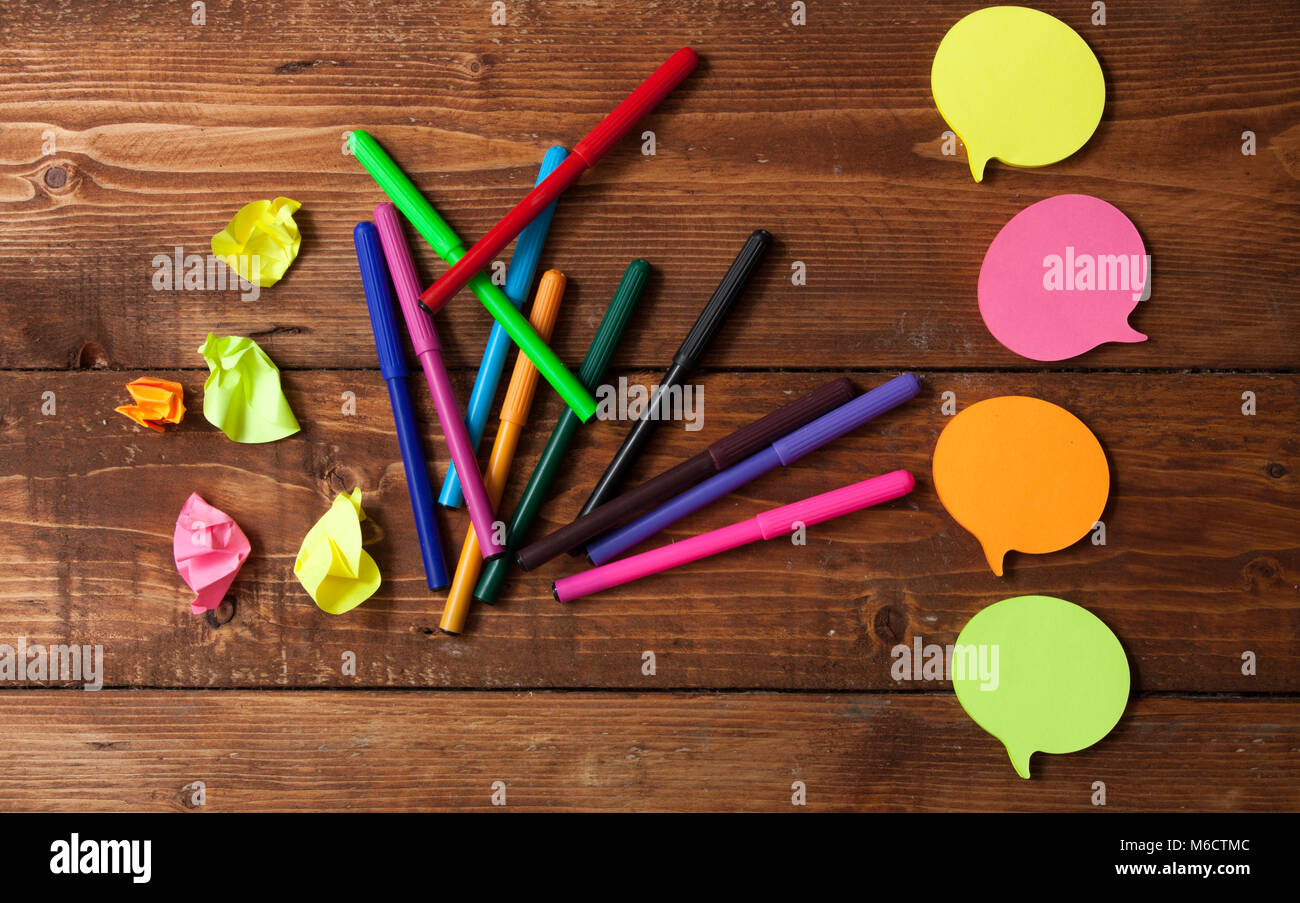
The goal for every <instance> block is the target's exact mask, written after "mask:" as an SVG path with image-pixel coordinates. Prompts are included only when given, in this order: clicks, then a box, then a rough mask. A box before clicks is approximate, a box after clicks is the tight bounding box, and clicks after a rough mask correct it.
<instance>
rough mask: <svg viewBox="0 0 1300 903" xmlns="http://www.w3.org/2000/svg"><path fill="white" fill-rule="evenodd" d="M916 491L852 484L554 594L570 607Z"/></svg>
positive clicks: (578, 577) (557, 586)
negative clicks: (616, 588)
mask: <svg viewBox="0 0 1300 903" xmlns="http://www.w3.org/2000/svg"><path fill="white" fill-rule="evenodd" d="M915 485H916V480H914V479H913V478H912V475H911V474H910V473H908V472H907V471H906V470H895V471H891V472H890V473H887V474H882V475H881V476H878V477H873V478H871V479H870V480H863V481H862V482H861V483H853V484H851V485H849V486H844V487H842V488H840V489H833V490H831V491H830V492H823V493H822V494H821V495H814V496H810V497H808V498H806V499H804V500H802V501H799V502H795V503H793V504H790V505H782V506H781V507H780V508H773V509H772V510H771V511H764V512H763V513H762V514H760V515H758V516H757V517H754V518H750V519H749V520H743V521H741V522H740V523H736V524H732V525H731V526H730V527H723V528H722V529H720V530H713V531H712V532H709V533H701V534H700V535H699V536H692V537H691V538H690V539H684V540H682V541H681V542H674V543H671V544H669V545H666V546H662V547H660V548H658V549H652V550H651V551H649V552H642V553H641V554H640V555H633V556H631V557H629V558H623V559H620V560H619V561H611V562H610V563H609V564H604V565H601V566H600V567H598V568H592V569H591V570H588V571H583V572H582V573H580V574H574V575H572V576H570V577H561V578H560V579H559V580H556V581H555V582H554V583H553V584H551V592H552V593H554V594H555V598H556V600H557V601H559V602H571V601H573V600H574V599H579V598H581V597H583V596H590V595H591V594H592V593H598V592H600V591H601V590H605V589H609V588H610V587H612V586H620V585H622V584H624V583H630V582H631V581H633V580H637V579H640V578H641V577H646V576H648V575H650V574H657V573H659V572H660V571H666V570H668V569H669V568H675V567H677V566H678V565H680V564H686V563H688V562H691V561H699V560H700V559H701V558H707V557H709V556H710V555H716V554H718V553H719V552H725V551H727V550H728V549H734V548H736V547H737V546H743V545H745V544H746V543H751V542H757V541H758V540H760V539H772V538H773V537H776V536H785V535H787V534H789V533H793V532H794V531H795V529H796V528H798V527H800V526H804V527H811V526H812V525H813V524H820V523H821V522H822V521H824V520H830V519H831V518H835V517H839V516H841V515H843V514H849V513H851V512H853V511H858V510H860V509H862V508H869V507H871V506H872V505H879V504H880V503H881V502H887V501H889V500H890V499H896V498H899V497H900V496H904V495H907V494H908V493H909V492H911V491H912V487H913V486H915Z"/></svg>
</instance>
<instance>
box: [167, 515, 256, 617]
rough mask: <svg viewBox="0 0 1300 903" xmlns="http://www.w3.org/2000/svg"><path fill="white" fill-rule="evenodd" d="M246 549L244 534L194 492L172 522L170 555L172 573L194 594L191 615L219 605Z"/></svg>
mask: <svg viewBox="0 0 1300 903" xmlns="http://www.w3.org/2000/svg"><path fill="white" fill-rule="evenodd" d="M250 548H251V547H250V546H249V544H248V538H247V537H246V536H244V531H243V530H241V529H239V524H237V523H235V522H234V520H233V519H231V517H230V515H229V514H226V513H225V512H224V511H221V510H219V509H217V508H213V507H212V506H211V505H209V504H208V503H207V502H205V501H203V499H202V497H201V496H200V495H199V494H198V493H197V492H194V493H191V494H190V497H189V498H188V499H186V500H185V505H184V507H182V508H181V513H180V516H179V517H177V518H176V532H175V533H174V534H173V535H172V554H173V556H174V557H175V559H176V570H177V571H179V572H180V575H181V578H182V579H183V580H184V581H185V585H186V586H188V587H189V588H190V589H192V590H194V592H195V594H196V595H195V596H194V600H193V601H192V602H191V603H190V610H191V611H192V612H193V613H194V614H196V615H197V614H202V613H203V612H205V611H211V610H212V609H214V608H216V607H217V606H218V605H220V604H221V600H222V599H224V598H225V596H226V590H228V589H230V584H232V583H234V581H235V575H236V574H238V573H239V568H240V566H241V565H243V563H244V559H246V558H247V557H248V553H249V550H250Z"/></svg>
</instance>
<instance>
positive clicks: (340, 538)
mask: <svg viewBox="0 0 1300 903" xmlns="http://www.w3.org/2000/svg"><path fill="white" fill-rule="evenodd" d="M365 519H366V513H365V511H363V510H362V509H361V490H360V489H353V490H352V494H351V495H349V494H348V493H346V492H340V493H339V494H338V495H337V496H336V497H335V498H334V504H333V505H331V506H330V510H329V511H327V512H325V515H324V516H323V517H322V518H321V519H320V520H318V521H316V523H315V525H314V526H312V528H311V529H310V530H308V531H307V536H306V537H305V538H304V539H303V541H302V548H300V549H299V550H298V559H297V560H296V561H295V562H294V564H293V573H294V575H295V576H296V577H297V578H298V582H299V583H301V584H302V586H303V589H305V590H307V593H308V595H310V596H311V597H312V599H314V600H315V601H316V605H317V606H318V607H319V608H320V609H321V610H322V611H325V612H329V613H330V614H332V615H341V614H343V613H344V612H345V611H351V610H352V609H354V608H356V607H357V606H358V605H360V604H361V603H362V602H364V601H366V600H367V599H369V598H370V597H371V596H373V595H374V594H375V590H377V589H379V565H377V564H375V559H373V558H371V557H370V555H369V554H368V553H367V552H366V551H365V550H364V549H362V548H361V522H362V521H363V520H365Z"/></svg>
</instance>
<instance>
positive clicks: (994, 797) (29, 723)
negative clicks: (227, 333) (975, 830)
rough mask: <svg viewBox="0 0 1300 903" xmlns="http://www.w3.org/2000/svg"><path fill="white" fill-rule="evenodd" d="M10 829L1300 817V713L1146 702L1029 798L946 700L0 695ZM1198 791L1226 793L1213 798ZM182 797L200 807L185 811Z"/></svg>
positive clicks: (1040, 771)
mask: <svg viewBox="0 0 1300 903" xmlns="http://www.w3.org/2000/svg"><path fill="white" fill-rule="evenodd" d="M0 729H3V731H4V734H5V737H6V742H5V743H4V744H3V747H0V766H3V767H0V807H2V808H4V809H5V811H15V810H17V811H33V810H40V811H78V812H87V811H104V810H109V811H120V810H123V809H127V810H132V811H138V810H147V811H159V810H161V811H168V810H172V811H174V810H181V809H187V808H193V805H192V800H193V795H194V789H193V786H192V785H193V782H195V781H202V782H203V783H204V785H205V794H206V804H205V806H204V808H205V810H210V811H216V812H240V811H268V810H269V811H293V810H347V811H358V810H382V811H428V810H442V811H446V810H487V809H491V808H492V805H491V802H490V800H491V797H492V793H493V783H494V782H497V781H501V782H504V784H505V801H506V805H507V807H508V808H511V809H522V810H569V811H573V810H599V811H627V810H636V811H651V810H676V811H717V810H736V811H777V812H780V811H798V810H797V809H795V808H794V806H793V805H792V802H791V797H792V786H793V785H794V782H796V781H802V782H804V785H805V787H806V794H807V803H806V808H807V810H811V811H823V812H827V811H831V812H847V811H864V810H886V811H897V810H908V811H918V810H919V811H954V810H956V811H988V810H1011V811H1070V812H1079V811H1086V810H1089V809H1092V808H1094V807H1093V805H1092V802H1091V800H1092V796H1093V793H1094V782H1096V781H1103V782H1104V783H1105V785H1106V808H1107V809H1109V810H1121V811H1132V810H1178V809H1190V810H1197V811H1213V812H1228V811H1256V810H1294V809H1295V808H1296V807H1297V805H1300V781H1297V780H1296V755H1295V751H1296V748H1297V745H1298V744H1300V707H1297V706H1296V705H1295V703H1294V701H1293V700H1287V701H1282V700H1267V699H1250V698H1201V699H1177V698H1158V699H1140V700H1136V701H1134V702H1132V703H1131V704H1130V707H1129V711H1128V712H1127V713H1126V714H1125V716H1124V717H1123V718H1122V719H1121V721H1120V723H1119V724H1118V726H1117V727H1116V728H1115V730H1114V731H1112V732H1111V734H1110V735H1109V736H1107V737H1106V738H1105V739H1103V740H1102V741H1101V742H1100V743H1099V744H1097V745H1096V746H1094V747H1092V748H1090V749H1087V750H1084V751H1081V752H1078V753H1074V754H1071V755H1068V756H1048V755H1043V754H1041V753H1040V754H1039V755H1037V756H1035V757H1034V758H1033V760H1032V762H1031V768H1032V771H1033V777H1032V778H1031V779H1030V780H1027V781H1026V780H1023V779H1021V778H1019V777H1017V776H1016V773H1015V772H1014V771H1013V770H1012V768H1011V765H1010V763H1009V762H1008V761H1007V758H1006V755H1005V753H1004V752H1003V751H1002V747H1001V746H1000V744H998V743H997V741H996V740H994V739H993V738H992V737H991V736H989V735H988V734H985V733H984V732H983V731H982V730H981V729H980V728H979V727H977V726H976V725H975V723H974V722H972V721H970V720H969V719H968V718H967V717H966V715H965V713H964V712H963V711H962V709H961V707H960V706H959V705H958V704H957V702H956V700H955V699H954V698H953V697H952V696H951V695H944V696H914V695H909V696H901V695H890V694H885V695H843V696H840V695H834V696H826V695H812V694H779V695H763V694H708V695H703V696H696V695H686V694H625V693H482V692H467V693H449V692H418V693H394V692H383V691H366V692H357V693H339V692H326V693H320V692H230V693H220V692H207V691H198V692H187V691H147V692H128V691H118V692H114V691H105V692H101V693H82V692H59V691H7V692H4V693H0ZM1206 775H1213V780H1207V779H1206ZM187 788H188V789H187Z"/></svg>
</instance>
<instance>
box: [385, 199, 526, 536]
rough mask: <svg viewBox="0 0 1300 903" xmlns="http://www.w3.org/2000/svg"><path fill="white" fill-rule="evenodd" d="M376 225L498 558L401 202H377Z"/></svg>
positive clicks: (473, 504)
mask: <svg viewBox="0 0 1300 903" xmlns="http://www.w3.org/2000/svg"><path fill="white" fill-rule="evenodd" d="M375 226H376V227H378V229H379V243H380V244H381V245H383V248H384V259H386V260H387V261H388V272H389V273H390V274H391V275H392V277H393V285H394V287H395V288H396V289H397V299H398V301H400V302H401V305H402V315H403V316H404V317H405V318H406V331H407V332H408V333H409V334H410V336H411V344H412V345H413V346H415V354H416V356H417V357H418V358H419V359H420V366H421V367H423V368H424V377H425V379H426V380H428V382H429V391H430V392H432V393H433V406H434V408H435V410H437V412H438V423H440V424H441V425H442V433H443V435H444V436H446V437H447V449H448V451H449V452H450V453H451V460H452V461H453V462H454V463H455V465H456V472H457V473H458V474H460V478H461V483H462V485H463V486H464V489H465V506H466V507H467V508H469V519H470V521H471V522H472V523H473V524H474V534H475V535H476V536H478V538H479V548H480V550H481V551H482V553H483V558H484V559H486V560H491V559H493V558H497V557H499V556H500V555H501V554H502V553H504V552H505V547H504V546H502V545H501V544H500V543H497V542H495V541H494V540H493V538H492V537H493V536H494V535H495V533H496V531H495V530H493V529H492V522H493V515H492V502H491V501H490V500H489V499H488V494H487V489H486V488H485V487H484V486H483V473H482V471H480V470H479V469H478V461H477V460H476V459H475V457H474V446H473V445H472V444H470V441H469V433H468V432H466V430H465V420H464V418H463V417H462V415H461V412H460V406H459V405H457V404H456V395H455V393H454V392H453V391H452V388H451V377H450V376H448V375H447V367H446V365H445V364H444V363H443V362H442V346H441V345H440V344H439V342H438V333H437V332H435V331H434V329H433V318H432V317H430V316H429V314H428V313H426V312H425V311H424V310H423V309H422V308H421V307H420V286H419V282H418V279H417V277H416V273H415V261H414V260H412V259H411V248H410V246H409V245H407V243H406V236H404V235H403V234H402V224H401V223H400V222H399V221H398V219H397V208H396V207H394V206H393V205H392V204H389V203H383V204H380V205H379V206H378V207H376V208H375Z"/></svg>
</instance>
